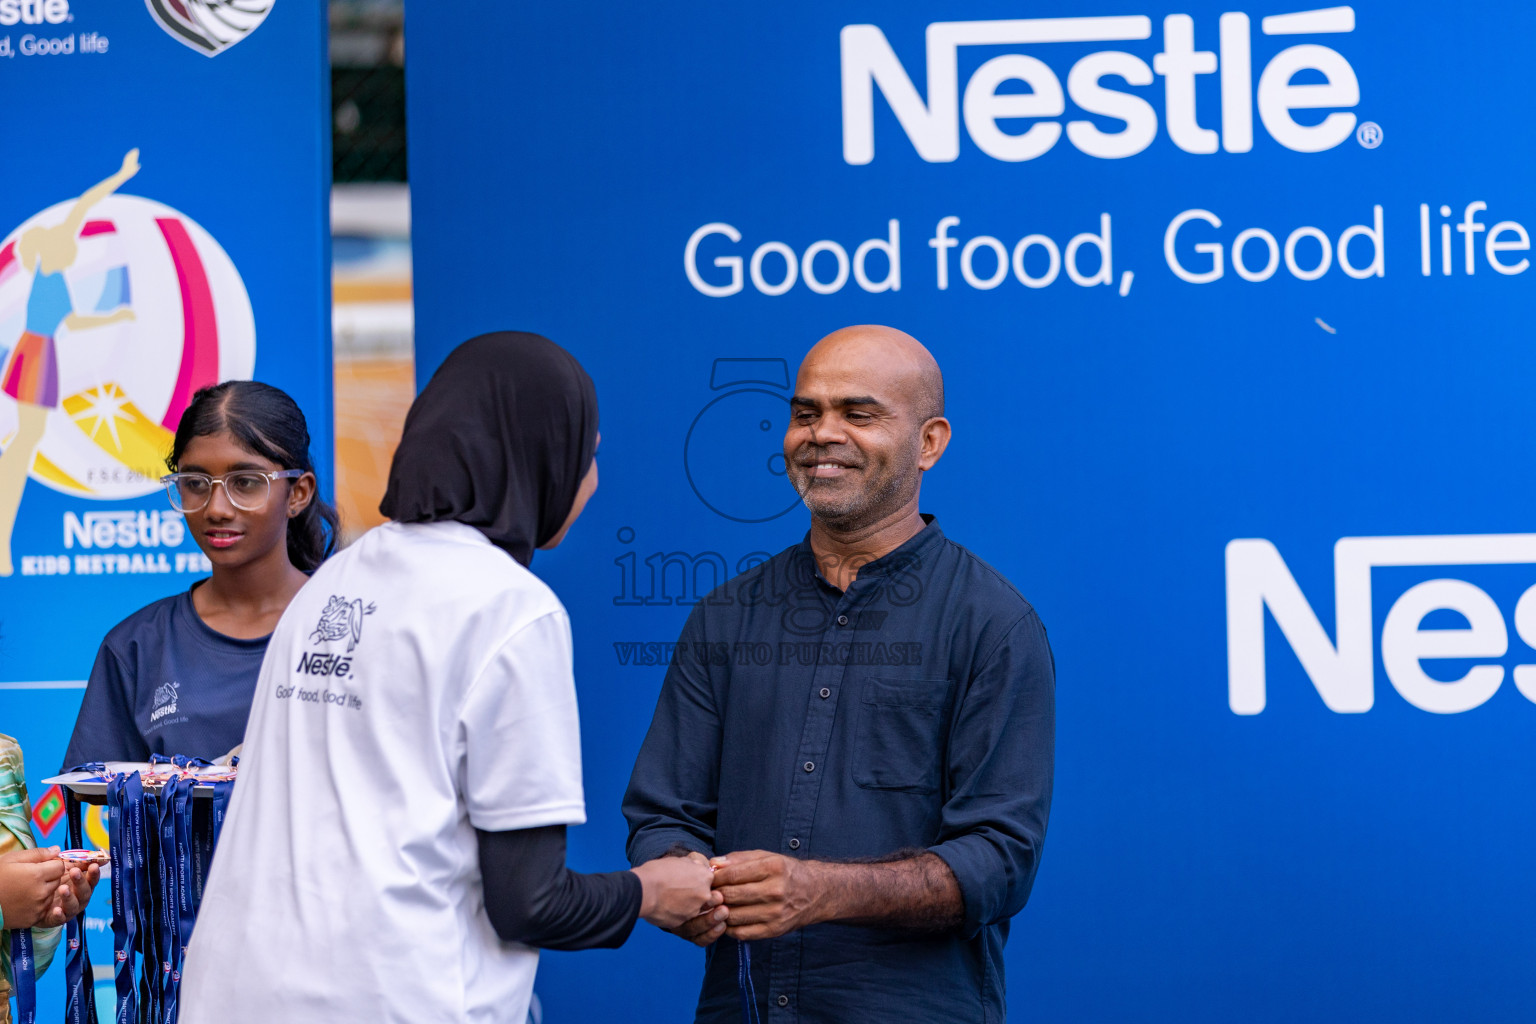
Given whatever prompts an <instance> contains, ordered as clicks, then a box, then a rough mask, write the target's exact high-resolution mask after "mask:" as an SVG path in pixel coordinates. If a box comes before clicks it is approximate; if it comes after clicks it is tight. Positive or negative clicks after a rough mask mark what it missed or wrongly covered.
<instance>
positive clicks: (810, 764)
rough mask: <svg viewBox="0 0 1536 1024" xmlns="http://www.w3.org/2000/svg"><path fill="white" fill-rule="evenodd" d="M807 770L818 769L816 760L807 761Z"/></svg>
mask: <svg viewBox="0 0 1536 1024" xmlns="http://www.w3.org/2000/svg"><path fill="white" fill-rule="evenodd" d="M805 770H806V771H808V772H813V771H815V770H816V762H815V761H807V762H805Z"/></svg>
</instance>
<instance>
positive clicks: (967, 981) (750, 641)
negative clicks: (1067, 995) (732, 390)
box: [624, 326, 1055, 1024]
mask: <svg viewBox="0 0 1536 1024" xmlns="http://www.w3.org/2000/svg"><path fill="white" fill-rule="evenodd" d="M790 404H791V417H790V424H789V429H788V431H787V432H786V433H785V436H784V457H785V459H786V460H787V462H788V466H789V474H788V475H789V478H790V480H791V481H792V482H793V483H794V485H795V488H796V489H797V490H798V491H799V493H800V495H801V497H802V499H803V500H804V503H805V507H806V508H807V509H808V510H809V511H810V514H811V525H810V532H809V533H807V535H806V537H805V540H803V541H802V542H801V543H799V544H797V545H795V546H794V547H792V548H789V549H788V550H786V551H783V552H780V553H779V554H778V555H776V556H774V557H773V558H771V559H769V560H768V561H767V562H765V563H763V564H762V565H759V566H757V567H756V568H754V569H751V570H749V571H748V572H745V573H743V574H742V575H740V576H738V577H736V578H735V579H733V580H730V581H729V582H728V583H726V584H725V585H723V586H722V587H720V588H719V589H718V590H716V591H715V592H714V593H713V594H711V595H710V596H709V597H708V598H707V599H705V600H704V601H701V602H699V603H698V604H697V605H696V606H695V607H694V609H693V613H692V614H691V615H690V616H689V617H688V622H687V624H686V625H685V626H684V627H683V633H682V637H681V642H680V644H679V647H678V651H679V652H680V653H679V655H678V656H677V657H676V658H675V660H674V661H673V662H672V664H671V666H670V668H669V670H668V672H667V676H666V680H665V682H664V683H663V684H662V691H661V696H660V699H659V701H658V703H657V706H656V715H655V718H654V720H653V721H652V723H651V728H650V732H649V733H648V735H647V736H646V739H645V743H644V745H643V746H642V748H641V751H640V756H639V759H638V761H637V762H636V764H635V770H634V774H633V776H632V777H631V779H630V784H629V791H628V793H627V794H626V796H625V799H624V814H625V816H626V817H627V818H628V819H629V826H630V838H629V857H630V860H631V862H633V863H634V864H636V865H638V864H641V863H643V862H645V861H649V860H652V859H654V858H656V857H662V856H693V857H708V858H711V859H712V860H713V863H714V864H715V866H716V870H715V877H714V885H715V888H716V889H717V890H718V891H719V892H720V893H721V895H722V896H723V897H724V903H723V904H722V905H721V906H720V907H718V908H716V909H715V910H713V911H711V912H709V913H707V914H704V915H702V916H700V917H698V918H695V919H694V920H693V921H690V922H688V923H686V924H684V925H683V926H682V927H680V928H678V929H677V934H679V935H681V936H682V937H684V938H686V939H688V940H690V941H692V942H695V943H697V944H699V945H701V946H706V947H710V953H709V955H708V956H707V957H706V960H705V964H706V967H705V975H704V985H703V991H702V993H701V994H700V996H699V1003H698V1010H697V1015H696V1019H697V1020H698V1021H707V1022H722V1024H723V1022H726V1021H730V1022H735V1021H737V1020H740V1019H741V1018H742V1016H743V1014H744V1001H745V1000H747V999H749V998H751V999H753V1000H754V1001H755V1003H756V1006H757V1011H758V1013H759V1014H760V1015H761V1017H762V1019H763V1020H765V1021H778V1022H791V1021H794V1022H823V1021H824V1022H827V1024H834V1022H836V1024H851V1022H859V1024H862V1022H866V1021H880V1022H893V1021H910V1022H913V1024H919V1022H921V1024H938V1022H944V1024H950V1022H956V1021H978V1022H982V1021H985V1022H1000V1021H1002V1020H1003V1019H1004V1016H1005V1012H1006V1011H1005V1004H1004V987H1003V959H1002V953H1003V944H1004V942H1005V941H1006V940H1007V937H1008V922H1009V919H1010V918H1012V917H1013V915H1015V914H1017V913H1018V912H1019V910H1020V909H1021V908H1022V907H1023V906H1024V902H1025V900H1026V899H1027V898H1028V896H1029V890H1030V886H1031V884H1032V883H1033V881H1034V877H1035V870H1036V868H1037V866H1038V865H1039V863H1040V850H1041V845H1042V843H1043V842H1044V839H1045V827H1046V818H1047V815H1048V812H1049V810H1050V800H1051V777H1052V768H1053V751H1054V732H1055V701H1054V693H1055V669H1054V664H1053V662H1052V658H1051V650H1050V646H1049V644H1048V643H1047V641H1046V636H1045V627H1044V626H1042V625H1041V623H1040V619H1039V616H1037V615H1036V614H1035V611H1034V609H1033V608H1031V607H1030V605H1029V602H1027V601H1025V600H1024V598H1023V597H1021V596H1020V595H1019V592H1018V591H1017V590H1015V589H1014V588H1013V587H1012V586H1011V585H1010V584H1009V583H1008V581H1007V580H1005V579H1004V578H1003V577H1002V576H1001V575H999V574H998V573H997V571H996V570H995V569H993V568H991V567H990V566H988V565H987V564H986V563H985V562H983V561H981V559H979V558H977V557H976V556H975V555H973V554H971V553H970V552H969V551H967V550H966V549H965V548H963V547H961V546H960V545H958V544H956V543H954V542H953V541H951V540H949V539H948V538H946V537H945V536H944V534H943V532H942V531H941V530H940V529H939V524H938V522H937V521H935V520H934V518H933V517H932V516H929V515H925V514H922V513H920V512H919V510H918V508H919V506H918V495H919V492H920V490H921V488H922V480H923V474H924V473H926V472H928V471H929V470H930V469H932V468H933V467H934V466H935V465H936V464H937V463H938V461H939V458H940V457H941V456H942V455H943V454H944V449H945V447H946V446H947V445H948V444H949V437H950V425H949V421H948V420H947V419H945V417H944V382H943V378H942V376H941V375H940V372H939V367H938V364H937V363H936V362H935V361H934V358H933V356H932V355H931V354H929V352H928V350H927V349H926V348H924V347H923V346H922V345H921V344H920V343H919V342H918V341H917V340H916V339H915V338H913V337H911V336H910V335H907V334H904V333H902V332H901V331H897V330H893V329H892V328H889V327H869V326H864V327H849V328H845V329H843V330H840V331H837V332H835V333H833V334H830V335H828V336H827V337H825V338H823V339H822V340H821V341H820V342H818V343H817V344H816V346H815V347H814V348H812V349H811V351H810V353H809V354H808V355H807V356H806V357H805V361H804V362H803V363H802V364H801V366H800V372H799V375H798V377H797V379H796V382H795V394H794V397H793V398H792V399H791V400H790ZM977 484H978V493H977V498H978V499H979V500H985V498H986V494H985V493H984V491H981V490H980V488H981V487H982V486H984V481H977ZM999 514H1004V512H1003V510H999ZM722 939H723V940H724V941H723V942H722V941H720V940H722ZM717 943H718V944H717ZM743 969H745V970H743ZM747 982H750V983H747Z"/></svg>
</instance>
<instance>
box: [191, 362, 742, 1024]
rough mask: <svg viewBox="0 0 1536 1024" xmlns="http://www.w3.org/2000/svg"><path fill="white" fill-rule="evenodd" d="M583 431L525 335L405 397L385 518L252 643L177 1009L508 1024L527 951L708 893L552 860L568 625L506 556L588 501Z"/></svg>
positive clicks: (567, 366) (645, 868) (570, 710)
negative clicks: (226, 803) (251, 686)
mask: <svg viewBox="0 0 1536 1024" xmlns="http://www.w3.org/2000/svg"><path fill="white" fill-rule="evenodd" d="M597 436H598V435H597V396H596V392H595V390H594V388H593V386H592V381H591V379H590V378H589V377H588V376H587V374H586V373H585V371H583V370H582V368H581V366H580V365H579V364H578V363H577V362H576V360H575V359H574V358H573V357H572V356H571V355H570V354H569V353H567V352H566V351H564V350H563V349H561V348H560V347H559V346H557V345H555V344H554V343H553V342H550V341H549V340H547V339H545V338H541V337H539V336H537V335H533V334H522V333H514V332H502V333H497V334H487V335H482V336H481V337H478V338H474V339H472V340H470V341H468V342H465V343H464V344H463V345H461V346H460V347H459V348H457V349H455V350H454V352H453V353H452V354H450V355H449V357H448V359H447V360H446V361H444V363H443V365H442V367H441V368H439V369H438V371H437V373H436V374H434V375H433V377H432V380H431V381H430V382H429V383H428V384H427V386H426V388H424V389H423V390H422V393H421V395H420V396H419V397H418V398H417V400H416V402H415V404H414V405H413V406H412V407H411V411H410V414H409V416H408V417H407V418H406V424H405V433H404V437H403V438H402V440H401V443H400V447H399V449H398V451H397V453H396V455H395V460H394V464H393V466H392V468H391V470H390V479H389V488H388V491H387V492H386V494H385V497H384V501H383V504H382V505H381V506H380V509H381V511H383V512H384V514H385V515H387V516H389V517H390V519H391V520H392V522H390V523H387V524H385V525H384V526H381V527H379V528H377V529H375V530H372V531H370V532H369V533H367V534H366V535H364V536H363V537H362V538H360V539H359V540H358V541H357V542H356V543H355V544H353V545H352V546H351V547H350V548H348V549H346V550H345V551H343V552H341V553H340V554H339V555H336V556H334V557H333V558H332V559H331V560H330V561H328V562H327V563H326V564H325V565H324V566H322V567H321V568H320V570H319V571H318V572H316V573H315V576H314V578H313V579H312V580H311V581H310V583H309V584H307V585H306V586H305V587H304V589H303V590H302V591H300V593H299V595H298V596H297V597H296V598H295V599H294V601H293V603H292V605H290V607H289V609H288V612H287V613H286V614H285V615H284V617H283V620H282V622H281V624H280V625H279V626H278V628H277V631H276V632H275V633H274V634H273V636H272V640H271V644H270V647H269V654H268V657H267V659H266V661H265V663H264V664H263V667H262V674H261V679H260V682H259V683H258V686H257V694H256V701H255V705H254V707H253V708H252V712H251V720H250V724H249V725H248V727H247V730H246V737H245V748H244V754H243V760H242V762H241V766H240V780H239V782H238V784H237V785H236V787H235V795H234V798H233V800H232V802H231V805H230V810H229V817H228V820H227V822H226V824H225V826H224V830H223V832H222V834H221V837H220V843H219V851H218V856H217V857H216V858H215V861H214V867H213V869H212V872H211V875H210V878H209V881H208V886H207V889H206V891H205V894H204V902H203V909H202V911H201V913H200V915H199V918H198V925H197V941H196V942H195V943H193V944H192V945H193V948H192V950H191V951H189V957H188V961H187V970H186V975H185V978H184V981H183V988H182V1003H183V1009H182V1012H183V1014H184V1016H185V1017H186V1019H188V1020H204V1019H206V1020H219V1021H221V1022H224V1024H242V1022H246V1021H249V1022H252V1024H254V1022H257V1021H260V1022H266V1021H271V1020H281V1019H300V1020H326V1021H332V1022H336V1021H342V1022H346V1021H356V1022H358V1024H364V1022H367V1024H373V1022H376V1021H402V1022H404V1021H412V1022H419V1021H437V1020H441V1021H450V1020H452V1021H458V1020H473V1021H508V1022H513V1021H516V1022H522V1021H523V1020H525V1019H526V1016H527V1011H528V1004H529V1001H530V997H531V994H532V989H533V977H534V971H535V968H536V967H537V956H538V954H537V947H544V948H550V949H586V948H593V947H599V946H606V947H611V946H617V945H619V944H621V943H622V942H624V940H625V939H626V938H627V937H628V935H629V933H630V930H631V929H632V928H633V927H634V923H635V920H636V919H637V917H644V918H645V919H646V920H648V921H650V922H651V923H653V924H656V925H658V926H659V927H663V928H673V927H676V926H677V925H679V924H681V923H682V922H683V921H685V920H687V919H688V918H691V917H693V916H695V915H697V914H699V913H702V912H704V911H706V910H708V909H709V908H711V907H713V906H715V905H716V904H717V903H718V902H719V900H718V897H717V896H715V894H714V893H712V891H711V890H710V869H709V866H708V864H707V863H706V862H704V861H703V859H702V858H682V857H668V858H662V859H660V860H657V861H653V862H652V863H650V864H643V865H641V866H640V867H638V868H635V869H634V870H632V871H619V872H613V873H611V874H605V875H582V874H578V873H575V872H572V871H569V870H567V869H566V867H565V828H566V826H568V825H573V824H580V823H581V822H582V821H583V820H585V808H584V803H583V797H582V790H581V753H580V738H579V731H578V728H577V719H576V695H575V685H574V680H573V678H572V669H571V640H570V625H569V621H568V620H567V618H566V614H565V609H564V608H563V607H562V606H561V604H560V602H559V600H558V599H557V598H556V597H555V595H554V594H553V593H552V592H551V591H550V590H549V588H548V587H547V586H545V585H544V584H543V583H542V582H541V581H540V580H539V579H538V578H537V577H535V576H534V575H533V574H532V573H531V572H529V571H528V569H527V565H528V563H529V562H530V561H531V560H532V558H533V553H534V550H535V549H537V548H549V547H553V546H555V545H556V544H558V543H559V542H560V540H561V539H562V538H563V537H564V536H565V533H566V531H567V530H568V529H570V526H571V524H572V523H573V522H574V521H575V519H576V517H577V516H578V515H579V514H580V513H581V510H582V507H583V506H584V505H585V503H586V501H587V499H588V498H590V497H591V495H592V492H593V491H595V490H596V488H597V465H596V462H595V454H596V449H597ZM247 936H262V937H263V938H261V939H258V940H257V941H255V942H252V941H250V940H249V939H248V938H247ZM278 937H280V938H278ZM274 938H277V941H272V940H273V939H274Z"/></svg>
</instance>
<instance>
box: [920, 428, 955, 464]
mask: <svg viewBox="0 0 1536 1024" xmlns="http://www.w3.org/2000/svg"><path fill="white" fill-rule="evenodd" d="M922 439H923V445H922V449H921V450H920V452H919V454H918V459H917V468H918V469H921V470H929V469H932V468H933V467H934V464H935V463H937V462H938V461H939V459H940V458H941V457H942V456H943V454H944V449H946V448H948V447H949V420H947V419H945V418H944V417H943V416H935V417H933V418H932V419H930V420H927V421H926V422H924V423H923V433H922Z"/></svg>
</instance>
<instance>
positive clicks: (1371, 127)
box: [1355, 121, 1382, 149]
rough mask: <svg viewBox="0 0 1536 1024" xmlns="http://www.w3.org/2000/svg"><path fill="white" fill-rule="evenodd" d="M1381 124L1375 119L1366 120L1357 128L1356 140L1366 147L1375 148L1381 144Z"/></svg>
mask: <svg viewBox="0 0 1536 1024" xmlns="http://www.w3.org/2000/svg"><path fill="white" fill-rule="evenodd" d="M1381 134H1382V133H1381V125H1379V124H1377V123H1376V122H1375V121H1366V122H1364V123H1362V124H1361V125H1360V127H1359V128H1356V129H1355V141H1356V142H1358V143H1360V145H1362V146H1364V147H1365V148H1366V149H1375V148H1376V147H1377V146H1379V145H1381Z"/></svg>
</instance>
